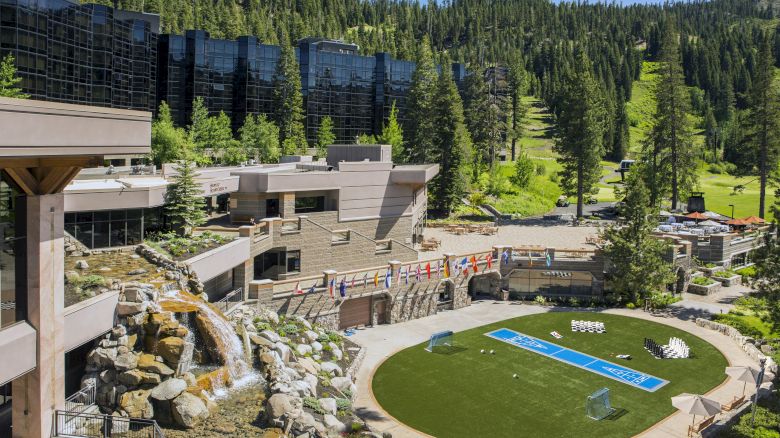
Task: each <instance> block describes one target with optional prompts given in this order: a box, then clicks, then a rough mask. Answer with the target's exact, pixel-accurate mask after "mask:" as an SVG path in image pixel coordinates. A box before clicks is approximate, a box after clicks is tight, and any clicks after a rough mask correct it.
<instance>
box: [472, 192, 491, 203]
mask: <svg viewBox="0 0 780 438" xmlns="http://www.w3.org/2000/svg"><path fill="white" fill-rule="evenodd" d="M486 202H487V196H486V195H485V194H484V193H482V192H474V193H472V194H470V195H469V203H471V205H482V204H484V203H486Z"/></svg>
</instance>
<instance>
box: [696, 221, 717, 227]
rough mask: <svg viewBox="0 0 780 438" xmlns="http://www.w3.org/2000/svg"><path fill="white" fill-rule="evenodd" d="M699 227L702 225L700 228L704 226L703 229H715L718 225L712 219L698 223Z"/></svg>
mask: <svg viewBox="0 0 780 438" xmlns="http://www.w3.org/2000/svg"><path fill="white" fill-rule="evenodd" d="M699 225H702V226H705V227H715V226H718V225H720V223H719V222H715V221H714V220H712V219H707V220H706V221H704V222H699Z"/></svg>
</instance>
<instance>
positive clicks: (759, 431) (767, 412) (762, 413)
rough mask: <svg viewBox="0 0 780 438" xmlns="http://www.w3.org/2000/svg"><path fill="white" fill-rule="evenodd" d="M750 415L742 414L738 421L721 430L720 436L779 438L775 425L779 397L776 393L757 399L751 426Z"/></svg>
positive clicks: (779, 412) (779, 410) (778, 419)
mask: <svg viewBox="0 0 780 438" xmlns="http://www.w3.org/2000/svg"><path fill="white" fill-rule="evenodd" d="M750 423H751V415H750V414H749V413H748V414H745V415H742V416H741V417H740V419H739V422H737V423H736V424H734V425H732V426H730V427H729V428H728V429H726V430H723V431H721V432H720V433H719V434H718V436H720V437H722V438H780V432H778V430H777V425H778V424H779V423H780V398H778V396H777V395H776V394H773V395H772V396H771V397H766V398H762V399H759V400H758V404H757V406H756V423H755V427H751V424H750Z"/></svg>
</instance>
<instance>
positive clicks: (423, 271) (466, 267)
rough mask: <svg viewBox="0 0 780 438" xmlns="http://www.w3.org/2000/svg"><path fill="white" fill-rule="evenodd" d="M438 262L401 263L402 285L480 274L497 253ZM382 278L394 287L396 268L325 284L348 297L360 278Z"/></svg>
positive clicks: (549, 257)
mask: <svg viewBox="0 0 780 438" xmlns="http://www.w3.org/2000/svg"><path fill="white" fill-rule="evenodd" d="M527 256H528V264H529V266H530V267H533V266H534V259H533V256H532V254H531V251H528V252H527ZM483 257H484V259H485V268H480V267H479V263H480V261H481V260H482V258H483ZM553 257H554V256H553V254H552V253H551V252H550V251H549V250H547V249H545V251H544V259H545V263H546V265H547V267H550V266H551V265H552V262H553ZM500 258H501V262H502V263H504V264H506V263H509V262H510V261H511V260H512V259H513V254H512V250H511V249H505V250H504V251H503V252H502V253H501V255H500ZM435 263H436V265H435V267H434V266H432V265H431V262H426V263H425V266H423V265H422V263H418V264H417V266H416V267H413V265H405V266H401V268H400V269H398V272H397V274H396V280H395V281H396V283H397V284H398V285H400V284H401V280H402V279H403V284H404V285H408V284H409V281H410V280H411V281H412V282H415V283H419V282H421V281H422V280H423V278H425V279H426V280H430V279H431V278H432V277H433V276H434V275H436V277H437V278H452V277H458V276H460V275H463V276H468V275H469V274H470V273H474V274H477V273H479V272H480V269H492V268H493V253H492V252H488V253H487V254H483V255H479V256H477V255H476V254H473V255H471V256H470V257H468V256H467V257H463V258H462V259H460V260H458V259H453V260H451V262H450V263H447V262H442V261H441V260H439V261H436V262H435ZM380 281H382V284H383V286H384V288H385V289H390V288H391V287H392V286H393V272H392V271H391V270H389V269H388V270H386V271H385V273H384V276H381V275H380V271H375V272H374V275H373V278H372V277H370V276H369V273H368V272H366V273H364V274H363V277H362V279H360V278H358V274H354V275H353V276H352V278H351V279H348V278H347V275H344V276H343V277H342V278H341V280H338V279H337V278H336V277H333V278H331V279H330V280H329V281H328V283H327V284H326V285H325V286H326V287H327V289H328V296H329V297H330V298H331V299H333V300H335V299H336V291H337V290H338V294H339V296H340V297H341V298H346V297H347V290H348V289H350V288H353V289H354V288H355V287H356V286H358V285H359V283H360V282H362V285H363V288H364V289H365V288H367V287H368V285H369V282H371V283H373V286H374V287H379V283H380ZM317 283H318V281H316V280H315V281H314V283H313V284H312V285H311V286H310V287H309V289H308V290H307V291H306V292H305V293H314V292H315V291H316V287H317ZM293 293H294V294H295V295H303V294H304V290H303V289H302V288H301V282H300V281H299V282H296V283H295V289H294V290H293Z"/></svg>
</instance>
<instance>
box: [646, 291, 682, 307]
mask: <svg viewBox="0 0 780 438" xmlns="http://www.w3.org/2000/svg"><path fill="white" fill-rule="evenodd" d="M648 300H650V307H651V308H653V309H663V308H666V307H668V306H669V305H670V304H673V303H676V302H678V301H680V300H681V298H680V297H675V296H672V295H671V294H668V293H654V294H651V295H650V297H649V298H648Z"/></svg>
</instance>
